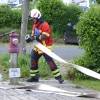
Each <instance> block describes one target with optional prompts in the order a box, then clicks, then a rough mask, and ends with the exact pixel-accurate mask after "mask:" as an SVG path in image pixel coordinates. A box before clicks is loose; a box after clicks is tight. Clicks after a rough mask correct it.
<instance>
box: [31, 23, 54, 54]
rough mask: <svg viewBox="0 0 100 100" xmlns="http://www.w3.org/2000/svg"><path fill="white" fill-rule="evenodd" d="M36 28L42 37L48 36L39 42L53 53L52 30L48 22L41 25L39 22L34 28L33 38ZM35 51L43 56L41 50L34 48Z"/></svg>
mask: <svg viewBox="0 0 100 100" xmlns="http://www.w3.org/2000/svg"><path fill="white" fill-rule="evenodd" d="M34 28H37V29H38V30H39V31H40V33H41V35H46V36H47V38H46V39H45V40H40V41H39V42H40V43H41V44H42V45H44V46H45V47H47V48H48V49H49V50H50V51H52V42H53V41H52V37H51V29H50V26H49V24H48V23H47V22H43V23H40V22H38V23H37V24H36V25H34V26H33V28H32V36H34ZM33 49H34V50H35V51H36V52H38V53H39V54H43V52H42V51H41V50H39V49H38V48H37V47H35V46H34V47H33Z"/></svg>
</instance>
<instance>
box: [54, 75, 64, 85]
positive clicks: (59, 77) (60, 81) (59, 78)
mask: <svg viewBox="0 0 100 100" xmlns="http://www.w3.org/2000/svg"><path fill="white" fill-rule="evenodd" d="M56 80H58V81H59V83H63V82H64V80H63V79H62V77H61V76H58V77H57V78H56Z"/></svg>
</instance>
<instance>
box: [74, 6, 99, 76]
mask: <svg viewBox="0 0 100 100" xmlns="http://www.w3.org/2000/svg"><path fill="white" fill-rule="evenodd" d="M99 26H100V6H99V5H96V6H91V8H90V9H89V10H88V12H86V13H84V14H82V16H81V17H80V21H79V23H78V24H77V28H76V30H77V34H78V35H80V36H81V37H82V42H81V43H80V48H82V49H84V50H85V54H84V55H83V56H82V57H80V58H78V59H75V60H74V62H75V63H76V64H78V65H81V66H84V67H87V68H88V69H91V70H93V71H96V72H98V73H100V27H99ZM79 73H80V72H79ZM81 77H83V78H85V77H86V76H80V78H81Z"/></svg>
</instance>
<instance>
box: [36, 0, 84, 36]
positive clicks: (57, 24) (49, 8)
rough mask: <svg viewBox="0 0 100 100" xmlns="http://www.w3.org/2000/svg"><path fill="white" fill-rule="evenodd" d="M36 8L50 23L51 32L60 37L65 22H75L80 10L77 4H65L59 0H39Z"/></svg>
mask: <svg viewBox="0 0 100 100" xmlns="http://www.w3.org/2000/svg"><path fill="white" fill-rule="evenodd" d="M45 5H46V6H45ZM37 8H38V9H39V10H40V11H41V13H42V16H43V17H44V18H45V19H46V21H47V22H49V24H50V25H52V30H53V33H55V34H56V33H57V35H56V36H60V37H62V35H63V34H62V33H63V31H64V30H65V28H66V25H67V23H69V22H71V23H73V24H74V23H76V22H77V21H78V17H79V16H80V13H81V12H82V9H81V8H79V7H78V6H76V5H74V4H72V5H68V6H67V5H65V4H63V2H62V1H61V0H39V2H38V3H37Z"/></svg>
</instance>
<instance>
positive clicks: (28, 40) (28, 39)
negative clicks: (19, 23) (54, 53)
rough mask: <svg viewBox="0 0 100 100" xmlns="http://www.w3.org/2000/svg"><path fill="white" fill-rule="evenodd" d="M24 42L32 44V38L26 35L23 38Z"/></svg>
mask: <svg viewBox="0 0 100 100" xmlns="http://www.w3.org/2000/svg"><path fill="white" fill-rule="evenodd" d="M25 40H26V42H27V43H30V42H33V40H34V37H33V36H30V35H26V36H25Z"/></svg>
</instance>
